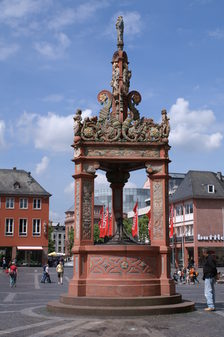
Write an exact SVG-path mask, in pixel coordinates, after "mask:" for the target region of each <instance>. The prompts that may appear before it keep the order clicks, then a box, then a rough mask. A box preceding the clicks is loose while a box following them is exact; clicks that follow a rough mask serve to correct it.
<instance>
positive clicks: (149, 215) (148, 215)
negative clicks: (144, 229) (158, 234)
mask: <svg viewBox="0 0 224 337" xmlns="http://www.w3.org/2000/svg"><path fill="white" fill-rule="evenodd" d="M146 215H147V217H148V219H149V222H148V231H149V238H150V239H151V209H150V210H149V211H148V213H147V214H146Z"/></svg>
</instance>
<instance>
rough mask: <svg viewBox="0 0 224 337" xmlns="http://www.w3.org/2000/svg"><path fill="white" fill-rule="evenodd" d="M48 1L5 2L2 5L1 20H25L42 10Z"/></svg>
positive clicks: (12, 0) (21, 0)
mask: <svg viewBox="0 0 224 337" xmlns="http://www.w3.org/2000/svg"><path fill="white" fill-rule="evenodd" d="M44 2H46V1H41V0H10V1H9V0H3V1H2V2H1V4H0V19H2V20H5V19H15V18H23V17H24V16H26V15H28V14H31V13H34V12H36V11H37V10H39V9H40V7H41V6H42V5H43V3H44Z"/></svg>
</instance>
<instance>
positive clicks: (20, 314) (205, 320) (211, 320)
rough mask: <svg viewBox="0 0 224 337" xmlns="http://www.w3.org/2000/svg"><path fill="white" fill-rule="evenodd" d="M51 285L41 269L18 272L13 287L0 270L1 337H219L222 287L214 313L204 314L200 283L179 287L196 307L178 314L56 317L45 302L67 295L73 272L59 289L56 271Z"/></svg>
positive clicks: (223, 311)
mask: <svg viewBox="0 0 224 337" xmlns="http://www.w3.org/2000/svg"><path fill="white" fill-rule="evenodd" d="M50 274H51V279H52V283H51V284H48V283H47V284H42V283H40V279H41V275H42V268H25V267H24V268H19V275H18V281H17V287H16V288H10V287H9V277H8V275H6V274H5V273H4V272H3V271H2V270H0V285H1V287H0V337H1V336H4V337H7V336H11V337H27V336H29V337H45V336H55V337H59V336H63V337H73V336H78V337H98V336H104V337H107V336H109V337H110V336H111V337H115V336H116V337H127V336H130V337H132V336H133V337H135V336H136V337H137V336H138V337H149V336H150V337H177V336H181V335H184V337H188V336H189V337H200V336H202V337H221V336H222V335H223V331H224V284H218V285H216V299H217V301H216V302H217V310H216V311H215V312H212V313H207V312H204V308H205V307H206V304H205V299H204V295H203V290H204V284H203V281H201V283H200V284H199V286H197V285H195V286H194V285H178V286H177V290H178V292H180V293H182V295H183V298H185V299H189V300H193V301H195V302H196V309H197V310H196V311H195V312H192V313H187V314H178V315H160V316H148V317H136V318H135V317H131V318H127V317H120V318H112V317H111V318H108V317H106V318H105V319H104V318H103V317H95V318H92V317H79V316H76V317H71V316H63V315H61V316H59V315H57V316H55V315H53V314H51V313H49V312H47V310H46V303H47V302H48V301H51V300H54V299H58V298H59V295H60V294H61V293H66V292H67V288H68V281H69V279H70V278H71V277H72V268H65V275H64V284H63V285H58V284H57V275H56V271H55V268H50Z"/></svg>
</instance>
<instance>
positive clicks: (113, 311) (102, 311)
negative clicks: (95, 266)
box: [47, 301, 194, 317]
mask: <svg viewBox="0 0 224 337" xmlns="http://www.w3.org/2000/svg"><path fill="white" fill-rule="evenodd" d="M47 309H48V311H50V312H53V313H60V314H62V313H63V314H69V315H76V316H110V317H113V316H116V317H117V316H145V315H165V314H174V313H184V312H189V311H193V310H194V303H193V302H190V301H182V302H181V303H177V304H168V305H153V306H138V307H136V306H130V307H127V306H125V307H122V306H120V307H113V306H108V307H99V306H95V307H94V306H80V305H68V304H63V303H61V302H59V301H54V302H49V303H48V304H47Z"/></svg>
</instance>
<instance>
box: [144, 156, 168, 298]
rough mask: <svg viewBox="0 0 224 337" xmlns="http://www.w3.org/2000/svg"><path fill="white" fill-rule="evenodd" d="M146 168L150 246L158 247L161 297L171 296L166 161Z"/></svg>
mask: <svg viewBox="0 0 224 337" xmlns="http://www.w3.org/2000/svg"><path fill="white" fill-rule="evenodd" d="M146 166H147V172H148V173H149V178H150V193H151V226H152V229H151V245H152V246H159V247H160V255H161V266H160V269H161V270H160V272H161V274H160V282H161V295H172V294H174V293H175V285H174V282H173V281H172V280H171V276H170V254H171V249H170V246H169V199H168V195H169V194H168V181H169V175H168V161H164V162H163V163H162V164H161V163H160V165H158V164H157V165H156V164H153V165H146Z"/></svg>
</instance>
